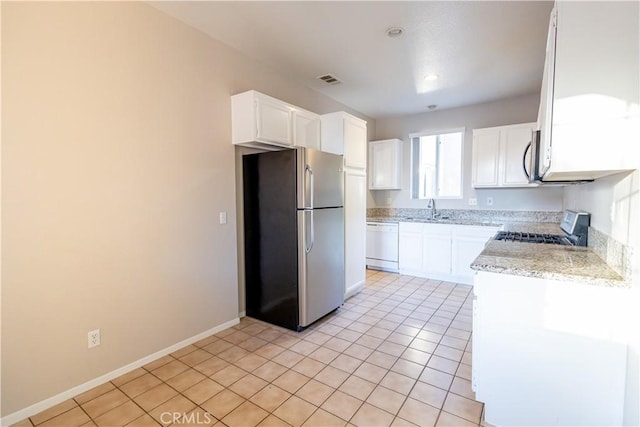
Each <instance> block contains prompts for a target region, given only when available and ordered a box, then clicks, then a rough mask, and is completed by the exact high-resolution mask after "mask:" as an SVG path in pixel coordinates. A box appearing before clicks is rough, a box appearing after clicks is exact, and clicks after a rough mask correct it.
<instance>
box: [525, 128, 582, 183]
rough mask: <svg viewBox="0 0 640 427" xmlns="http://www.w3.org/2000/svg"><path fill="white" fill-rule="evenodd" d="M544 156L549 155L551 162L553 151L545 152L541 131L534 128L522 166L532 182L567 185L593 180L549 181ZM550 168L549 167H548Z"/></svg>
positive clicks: (548, 159) (549, 161) (548, 161)
mask: <svg viewBox="0 0 640 427" xmlns="http://www.w3.org/2000/svg"><path fill="white" fill-rule="evenodd" d="M529 150H531V156H529V158H528V159H527V154H528V151H529ZM542 156H548V157H547V162H546V163H547V164H550V163H551V161H552V159H551V152H550V150H549V152H548V153H543V152H542V149H541V141H540V131H539V130H534V131H533V135H532V137H531V142H530V143H529V144H528V145H527V147H526V148H525V150H524V154H523V156H522V168H523V169H524V173H525V175H526V176H527V178H528V179H529V182H530V183H535V184H545V185H567V184H581V183H583V182H592V181H593V180H592V179H586V180H585V179H583V180H572V181H567V180H559V181H555V180H554V181H547V180H545V179H544V172H545V170H544V169H543V162H542ZM547 169H548V167H547Z"/></svg>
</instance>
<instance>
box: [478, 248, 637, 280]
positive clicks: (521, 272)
mask: <svg viewBox="0 0 640 427" xmlns="http://www.w3.org/2000/svg"><path fill="white" fill-rule="evenodd" d="M482 257H483V255H482V254H480V255H479V256H478V258H476V260H475V261H474V262H473V263H472V264H471V269H472V270H476V271H480V272H488V273H498V274H508V275H512V276H521V277H532V278H536V279H547V280H557V281H563V282H567V281H569V282H574V283H580V284H584V285H592V286H604V287H608V288H629V287H630V286H631V285H630V284H629V283H628V282H626V281H624V280H623V279H622V278H620V279H619V280H617V279H605V278H601V277H590V276H577V275H573V274H563V273H557V272H551V271H541V270H532V269H525V268H518V267H507V266H499V265H495V264H492V263H491V262H484V263H483V262H482V260H481V258H482ZM603 262H604V261H603Z"/></svg>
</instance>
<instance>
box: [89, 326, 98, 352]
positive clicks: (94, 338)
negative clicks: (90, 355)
mask: <svg viewBox="0 0 640 427" xmlns="http://www.w3.org/2000/svg"><path fill="white" fill-rule="evenodd" d="M87 338H88V348H93V347H97V346H99V345H100V329H96V330H94V331H90V332H89V333H88V334H87Z"/></svg>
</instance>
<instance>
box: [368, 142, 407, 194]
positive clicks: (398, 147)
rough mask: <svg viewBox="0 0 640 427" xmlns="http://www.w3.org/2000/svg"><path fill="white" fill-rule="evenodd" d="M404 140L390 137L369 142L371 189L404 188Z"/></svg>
mask: <svg viewBox="0 0 640 427" xmlns="http://www.w3.org/2000/svg"><path fill="white" fill-rule="evenodd" d="M401 165H402V141H400V140H397V139H389V140H384V141H371V142H370V143H369V189H370V190H399V189H401V188H402V185H401V180H402V166H401Z"/></svg>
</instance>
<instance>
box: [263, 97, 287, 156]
mask: <svg viewBox="0 0 640 427" xmlns="http://www.w3.org/2000/svg"><path fill="white" fill-rule="evenodd" d="M255 102H256V104H255V105H256V139H257V140H259V141H265V142H274V143H277V144H284V145H292V140H291V110H290V109H289V107H288V106H287V105H285V104H278V103H275V102H271V101H269V100H267V99H256V101H255Z"/></svg>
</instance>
